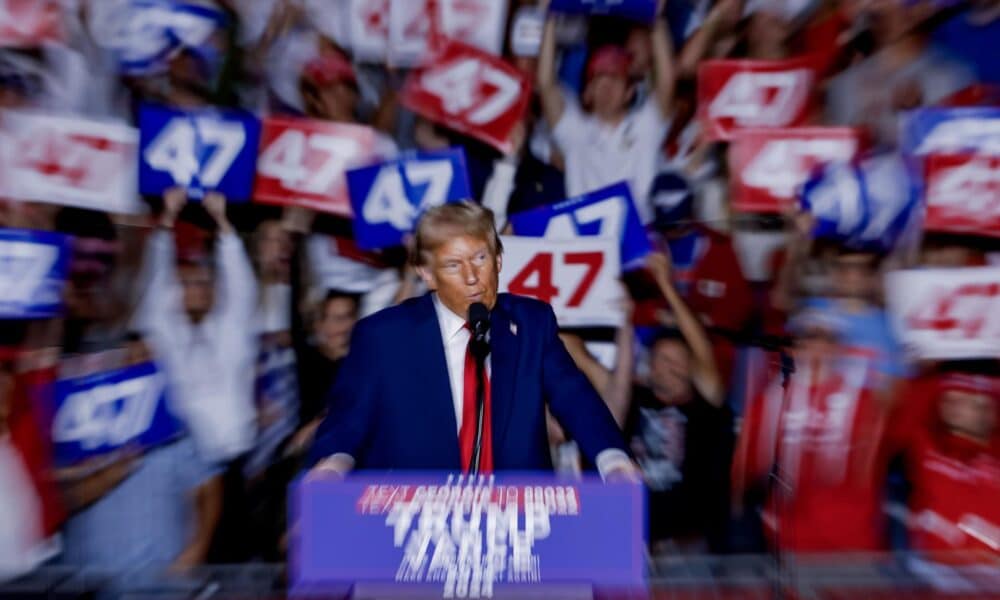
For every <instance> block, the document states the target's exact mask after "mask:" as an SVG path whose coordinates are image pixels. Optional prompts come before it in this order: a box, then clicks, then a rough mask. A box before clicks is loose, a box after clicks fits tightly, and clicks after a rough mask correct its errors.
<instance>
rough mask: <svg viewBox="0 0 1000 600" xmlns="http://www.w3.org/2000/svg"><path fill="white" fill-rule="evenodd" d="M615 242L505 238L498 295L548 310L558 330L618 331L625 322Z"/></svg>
mask: <svg viewBox="0 0 1000 600" xmlns="http://www.w3.org/2000/svg"><path fill="white" fill-rule="evenodd" d="M617 242H618V240H617V239H615V238H611V237H581V238H576V239H569V240H541V239H539V238H526V237H516V236H504V237H503V269H501V271H500V291H502V292H510V293H511V294H517V295H518V296H527V297H529V298H535V299H537V300H541V301H542V302H545V303H547V304H549V305H551V306H552V310H553V312H555V313H556V319H557V320H558V321H559V325H560V326H561V327H619V326H620V325H621V324H622V323H623V322H624V320H625V317H624V312H623V310H622V307H623V301H624V288H622V285H621V283H620V282H619V281H618V278H619V277H620V276H621V264H620V261H619V260H618V243H617Z"/></svg>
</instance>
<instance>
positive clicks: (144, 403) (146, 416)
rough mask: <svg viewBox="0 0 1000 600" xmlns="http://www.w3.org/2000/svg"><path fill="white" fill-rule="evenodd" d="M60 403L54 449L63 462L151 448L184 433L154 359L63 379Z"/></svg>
mask: <svg viewBox="0 0 1000 600" xmlns="http://www.w3.org/2000/svg"><path fill="white" fill-rule="evenodd" d="M54 402H55V406H54V407H53V408H54V410H53V411H52V415H53V417H52V430H51V433H52V442H53V451H54V453H55V458H56V462H57V463H59V464H62V465H67V464H72V463H76V462H79V461H81V460H85V459H87V458H91V457H94V456H100V455H103V454H107V453H109V452H112V451H114V450H117V449H120V448H123V447H126V446H134V447H137V448H151V447H154V446H157V445H159V444H163V443H164V442H168V441H170V440H172V439H174V438H176V437H177V436H179V435H181V434H182V432H183V427H182V425H181V423H180V421H178V420H177V419H176V418H175V417H174V415H173V413H171V412H170V407H169V406H168V400H167V396H166V378H165V376H164V375H163V374H162V373H161V372H160V370H159V369H157V367H156V365H155V364H153V363H151V362H146V363H141V364H137V365H131V366H128V367H123V368H120V369H112V370H110V371H102V372H99V373H94V374H91V375H86V376H83V377H74V378H71V379H62V380H60V381H57V382H56V385H55V394H54Z"/></svg>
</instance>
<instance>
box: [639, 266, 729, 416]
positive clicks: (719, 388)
mask: <svg viewBox="0 0 1000 600" xmlns="http://www.w3.org/2000/svg"><path fill="white" fill-rule="evenodd" d="M647 265H648V266H649V270H650V272H652V274H653V278H654V279H655V280H656V285H657V287H659V289H660V293H662V294H663V296H664V297H665V298H666V299H667V303H668V304H669V305H670V310H671V312H672V313H673V315H674V318H675V319H676V320H677V328H678V329H679V330H680V332H681V335H683V336H684V341H685V342H687V345H688V347H689V348H690V349H691V356H692V358H694V372H693V377H692V380H693V381H694V385H695V388H696V389H697V390H698V392H699V393H700V394H701V395H702V396H703V397H704V398H705V400H707V401H708V402H709V403H711V404H712V405H713V406H716V407H720V406H722V401H723V395H724V394H723V391H724V390H723V385H722V377H721V376H720V375H719V369H718V367H717V366H716V364H715V355H714V354H713V353H712V343H711V342H710V341H709V339H708V334H707V333H705V329H704V328H703V327H702V326H701V323H700V322H698V317H697V316H695V314H694V312H693V311H692V310H691V309H690V308H689V307H688V305H687V303H685V302H684V299H683V298H681V295H680V293H679V292H678V291H677V288H675V287H674V284H673V281H671V279H670V270H671V268H672V264H671V261H670V257H668V256H667V255H666V254H663V253H660V252H654V253H652V254H650V255H649V258H648V259H647Z"/></svg>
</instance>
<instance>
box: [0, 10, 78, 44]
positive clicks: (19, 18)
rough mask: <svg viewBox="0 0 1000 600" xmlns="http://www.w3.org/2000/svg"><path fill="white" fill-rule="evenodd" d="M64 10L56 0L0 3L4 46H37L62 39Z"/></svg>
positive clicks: (0, 39) (1, 35) (0, 32)
mask: <svg viewBox="0 0 1000 600" xmlns="http://www.w3.org/2000/svg"><path fill="white" fill-rule="evenodd" d="M61 11H62V8H61V7H60V6H59V3H58V2H55V1H53V0H0V46H15V47H17V46H37V45H39V44H40V43H42V42H47V41H59V40H61V39H62V38H63V29H62V12H61Z"/></svg>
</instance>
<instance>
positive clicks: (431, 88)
mask: <svg viewBox="0 0 1000 600" xmlns="http://www.w3.org/2000/svg"><path fill="white" fill-rule="evenodd" d="M530 97H531V86H530V84H529V83H528V81H526V80H525V79H524V77H523V76H522V75H521V73H520V72H519V71H518V70H517V69H515V68H514V67H512V66H510V65H508V64H507V63H506V62H504V61H503V60H501V59H499V58H497V57H495V56H492V55H490V54H487V53H486V52H483V51H482V50H479V49H477V48H474V47H472V46H468V45H466V44H463V43H460V42H455V41H451V42H449V43H447V45H446V46H445V47H444V48H443V50H441V52H439V53H437V54H436V55H435V56H434V57H433V58H432V59H431V60H430V61H429V63H428V65H427V66H425V67H424V68H422V69H420V70H418V71H416V72H414V73H413V74H411V75H410V77H409V79H407V81H406V85H405V86H404V88H403V96H402V100H403V104H405V105H406V106H407V107H408V108H410V109H411V110H413V111H414V112H416V113H419V114H420V115H423V116H424V117H426V118H428V119H430V120H432V121H435V122H438V123H441V124H443V125H445V126H447V127H450V128H451V129H454V130H455V131H458V132H459V133H463V134H466V135H469V136H472V137H474V138H477V139H480V140H482V141H484V142H486V143H488V144H490V145H492V146H495V147H497V148H498V149H500V150H501V151H504V152H506V151H509V150H510V134H511V132H512V131H513V129H514V127H515V126H516V125H517V123H518V122H519V121H520V120H521V119H522V118H523V116H524V112H525V111H526V110H527V109H528V101H529V99H530Z"/></svg>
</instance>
